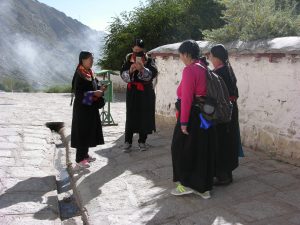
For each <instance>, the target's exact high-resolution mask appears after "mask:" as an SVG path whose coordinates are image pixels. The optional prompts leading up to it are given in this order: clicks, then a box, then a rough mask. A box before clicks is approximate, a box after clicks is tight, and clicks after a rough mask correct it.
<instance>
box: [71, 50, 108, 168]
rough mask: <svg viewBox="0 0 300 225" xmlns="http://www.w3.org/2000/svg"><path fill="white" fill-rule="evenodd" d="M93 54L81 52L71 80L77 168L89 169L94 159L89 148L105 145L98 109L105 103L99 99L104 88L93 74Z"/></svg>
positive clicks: (72, 136)
mask: <svg viewBox="0 0 300 225" xmlns="http://www.w3.org/2000/svg"><path fill="white" fill-rule="evenodd" d="M92 66H93V55H92V53H90V52H81V53H80V55H79V64H78V66H77V68H76V71H75V73H74V77H73V80H72V91H73V93H74V94H75V100H74V106H73V118H72V131H71V147H73V148H76V169H81V168H88V167H89V166H90V165H89V163H90V162H93V161H95V158H92V157H91V156H90V155H89V154H88V151H89V148H90V147H96V146H97V145H102V144H104V139H103V133H102V126H101V120H100V115H99V108H101V107H103V106H104V99H103V98H102V96H103V93H104V91H105V87H104V86H101V87H99V83H98V80H97V79H96V78H95V77H94V74H93V71H92V70H91V68H92Z"/></svg>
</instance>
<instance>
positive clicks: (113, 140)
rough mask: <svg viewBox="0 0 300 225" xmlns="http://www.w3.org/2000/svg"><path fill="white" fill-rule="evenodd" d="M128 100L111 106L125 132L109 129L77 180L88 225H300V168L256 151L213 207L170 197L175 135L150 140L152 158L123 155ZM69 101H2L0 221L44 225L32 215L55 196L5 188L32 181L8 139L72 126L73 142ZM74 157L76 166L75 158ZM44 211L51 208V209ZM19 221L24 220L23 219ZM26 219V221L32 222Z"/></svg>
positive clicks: (10, 97)
mask: <svg viewBox="0 0 300 225" xmlns="http://www.w3.org/2000/svg"><path fill="white" fill-rule="evenodd" d="M122 98H123V97H120V98H118V99H119V101H117V102H116V103H114V104H113V106H112V112H113V117H114V119H115V120H116V121H117V122H118V123H119V126H117V127H105V128H104V134H105V140H106V144H105V145H103V146H98V147H97V148H93V149H91V153H92V154H93V155H94V156H95V157H96V158H97V161H96V162H95V163H94V164H93V166H92V167H91V168H90V170H89V171H85V172H84V173H81V174H78V175H77V176H76V177H75V179H76V183H77V190H78V192H79V193H80V196H81V200H82V204H83V205H84V206H85V208H86V210H87V212H88V216H89V222H90V224H100V225H102V224H122V225H123V224H134V225H136V224H165V225H166V224H170V225H171V224H172V225H173V224H175V225H176V224H178V225H179V224H182V225H185V224H186V225H188V224H200V225H206V224H209V225H210V224H214V225H221V224H257V225H259V224H261V225H265V224H270V225H277V224H278V225H279V224H280V225H281V224H284V225H289V224H290V225H291V224H300V168H298V167H294V166H291V165H288V164H285V163H281V162H278V161H275V160H272V159H270V158H269V157H268V156H266V155H264V154H262V153H258V152H255V151H252V150H246V152H245V153H246V156H247V157H245V158H243V159H241V163H240V164H241V165H240V167H239V168H238V169H237V170H236V171H235V172H234V183H233V184H232V185H230V186H228V187H222V188H221V187H218V188H215V189H214V191H213V193H212V194H213V196H212V199H210V200H203V199H201V198H199V197H198V196H195V195H190V196H185V197H173V196H171V195H170V194H169V191H170V189H171V188H172V187H173V184H172V181H171V178H172V166H171V158H170V142H171V133H172V128H167V127H165V128H160V129H158V132H157V133H156V134H154V135H152V136H151V137H150V138H149V144H150V149H149V151H147V152H143V153H141V152H138V150H137V147H136V145H135V151H133V152H132V153H130V154H124V153H122V151H121V149H120V147H121V145H122V143H123V139H124V137H123V130H124V118H125V111H124V109H125V104H124V102H123V101H122ZM69 100H70V99H69V96H67V95H49V94H34V95H29V94H2V93H1V94H0V109H1V110H0V127H1V129H2V130H1V131H2V132H0V143H1V144H0V146H1V147H0V152H1V153H0V154H1V157H0V160H1V162H2V163H1V173H0V177H1V184H2V186H0V187H1V189H0V190H1V196H0V215H3V214H6V215H7V214H18V211H16V210H17V209H18V208H21V206H23V207H24V208H28V209H29V211H28V215H29V217H30V218H35V219H43V218H41V217H39V218H37V217H38V216H37V215H36V214H38V215H39V213H34V214H33V216H32V214H30V213H31V212H30V209H31V208H33V205H35V204H37V205H38V207H34V208H35V209H39V207H41V210H37V212H40V211H42V208H43V207H42V206H41V204H43V201H42V200H41V198H42V199H45V198H44V196H45V195H46V194H48V193H51V192H47V193H44V192H42V193H40V194H39V195H38V196H39V197H36V198H35V197H32V198H28V197H27V194H23V192H21V193H20V192H19V191H18V184H19V183H20V182H19V181H15V182H14V183H13V182H9V181H7V179H6V177H8V176H14V175H18V174H24V176H25V175H26V176H28V177H30V176H31V174H30V173H27V172H26V170H22V171H20V169H19V170H18V168H16V166H15V163H16V161H19V159H20V158H18V154H17V153H16V152H26V151H27V150H18V147H16V143H18V142H17V141H15V140H14V138H12V140H11V141H9V140H8V138H7V136H11V137H13V136H17V135H16V133H14V132H13V131H12V130H11V129H13V127H14V126H16V127H19V128H18V129H21V128H20V127H23V128H22V129H23V130H24V131H25V127H26V126H29V127H39V128H41V129H39V130H42V127H43V124H44V123H45V122H49V121H64V122H66V125H67V129H66V130H67V131H66V133H67V135H68V134H69V133H70V121H71V108H70V107H69V105H68V104H69ZM8 128H9V129H8ZM3 129H7V132H5V131H4V130H3ZM26 129H27V128H26ZM31 130H32V129H31ZM45 132H46V130H45ZM37 135H38V134H37ZM38 137H39V139H37V140H33V139H25V138H24V139H22V141H23V142H24V141H25V140H30V141H29V142H28V143H31V142H33V143H31V144H30V145H33V144H34V143H36V142H37V143H38V144H39V145H46V144H45V143H44V142H43V141H41V139H42V138H40V136H39V135H38ZM31 138H33V137H31ZM136 139H137V138H136ZM136 139H135V140H136ZM42 140H44V139H42ZM45 140H46V139H45ZM25 142H26V141H25ZM41 142H42V143H41ZM2 143H4V144H2ZM2 146H4V147H2ZM40 147H41V146H40ZM40 147H39V148H40ZM21 149H25V148H21ZM40 153H41V155H40V157H42V156H43V155H45V153H43V152H42V151H41V152H40ZM71 153H72V158H73V159H74V150H71ZM36 154H38V153H36ZM46 158H47V157H46ZM2 160H4V161H5V162H4V163H5V164H4V163H3V161H2ZM24 160H25V157H24ZM46 161H47V160H46ZM46 161H45V162H46ZM43 162H44V161H43ZM10 163H11V165H13V166H10V165H9V164H10ZM20 163H21V162H20ZM22 163H24V166H23V164H22V165H21V166H20V168H25V167H26V166H25V164H26V165H27V163H29V162H28V161H26V160H25V161H24V162H23V161H22ZM40 165H47V163H45V164H40ZM22 172H23V173H22ZM10 174H12V175H10ZM38 176H46V175H44V174H41V175H38ZM46 177H47V176H46ZM31 179H32V178H31ZM27 180H28V178H27ZM15 184H17V185H15ZM50 186H51V185H50ZM7 190H11V192H12V193H17V194H16V195H19V196H20V197H19V198H17V199H19V200H18V201H13V200H11V199H12V198H10V194H8V193H7ZM21 196H22V197H21ZM24 196H25V197H24ZM41 196H42V197H41ZM2 199H8V200H6V201H4V202H7V203H4V204H3V203H2V202H3V201H2ZM9 199H10V200H9ZM48 199H49V198H48ZM45 204H46V205H47V206H51V203H49V202H47V201H46V203H45ZM14 210H15V211H14ZM26 215H27V214H26ZM8 217H10V216H8ZM11 217H13V216H11ZM18 218H21V219H23V217H22V216H18ZM24 219H27V218H26V216H25V217H24ZM0 221H1V217H0ZM43 221H44V220H40V223H37V224H42V222H43ZM25 224H26V223H25Z"/></svg>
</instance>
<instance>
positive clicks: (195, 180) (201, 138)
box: [171, 40, 216, 199]
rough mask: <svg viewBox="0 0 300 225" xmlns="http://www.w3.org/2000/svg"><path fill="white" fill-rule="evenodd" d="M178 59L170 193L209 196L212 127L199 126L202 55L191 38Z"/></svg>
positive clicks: (203, 71)
mask: <svg viewBox="0 0 300 225" xmlns="http://www.w3.org/2000/svg"><path fill="white" fill-rule="evenodd" d="M179 53H180V59H181V60H182V61H183V63H184V64H185V68H184V70H183V73H182V79H181V82H180V84H179V86H178V88H177V97H178V101H177V103H176V109H177V113H176V115H177V123H176V126H175V129H174V134H173V140H172V146H171V151H172V162H173V181H174V182H176V183H177V187H176V188H175V189H173V190H172V191H171V194H173V195H186V194H191V193H195V194H198V195H200V196H201V197H202V198H204V199H208V198H210V190H212V186H213V176H214V152H215V143H216V133H215V127H206V128H202V127H203V126H202V123H203V122H207V121H203V118H201V111H200V108H199V107H197V103H199V102H201V101H202V100H203V99H204V98H205V96H206V91H207V86H206V70H207V65H208V64H207V62H206V60H205V58H200V54H201V52H200V48H199V46H198V44H197V42H195V41H193V40H189V41H185V42H183V43H182V44H181V46H180V47H179Z"/></svg>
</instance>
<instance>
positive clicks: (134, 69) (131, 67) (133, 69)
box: [129, 63, 137, 74]
mask: <svg viewBox="0 0 300 225" xmlns="http://www.w3.org/2000/svg"><path fill="white" fill-rule="evenodd" d="M136 70H137V68H136V64H135V63H133V64H132V65H131V66H130V69H129V73H130V74H131V73H133V72H135V71H136Z"/></svg>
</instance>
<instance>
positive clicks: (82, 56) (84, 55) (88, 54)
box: [72, 51, 93, 93]
mask: <svg viewBox="0 0 300 225" xmlns="http://www.w3.org/2000/svg"><path fill="white" fill-rule="evenodd" d="M91 56H93V53H91V52H88V51H81V52H80V53H79V58H78V61H79V62H78V65H77V67H76V69H75V72H74V75H73V79H72V93H73V92H74V88H75V87H74V86H75V75H76V71H77V70H78V67H79V66H81V65H82V63H83V62H82V61H83V60H84V59H88V58H89V57H91Z"/></svg>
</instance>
